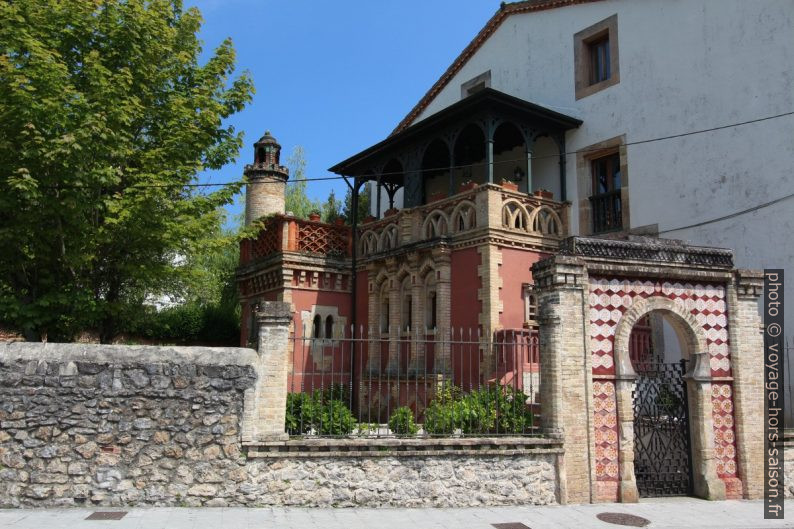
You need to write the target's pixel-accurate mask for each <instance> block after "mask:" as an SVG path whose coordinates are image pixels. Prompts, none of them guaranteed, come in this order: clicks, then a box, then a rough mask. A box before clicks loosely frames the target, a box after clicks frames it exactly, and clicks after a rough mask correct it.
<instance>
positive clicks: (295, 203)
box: [284, 145, 321, 219]
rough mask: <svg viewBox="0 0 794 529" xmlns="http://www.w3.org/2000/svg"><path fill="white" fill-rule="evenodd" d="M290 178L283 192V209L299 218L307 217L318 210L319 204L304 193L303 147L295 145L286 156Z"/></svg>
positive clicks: (304, 157)
mask: <svg viewBox="0 0 794 529" xmlns="http://www.w3.org/2000/svg"><path fill="white" fill-rule="evenodd" d="M287 167H289V173H290V179H289V180H288V181H287V189H286V191H285V194H284V207H285V210H286V211H287V212H289V213H291V214H292V215H295V216H296V217H298V218H301V219H308V218H309V215H310V214H312V213H314V212H319V211H320V209H321V206H320V204H319V203H317V202H315V201H313V200H312V199H310V198H309V195H307V194H306V187H307V185H306V184H307V183H308V182H307V181H306V153H305V151H304V150H303V147H301V146H300V145H298V146H296V147H295V148H294V149H293V150H292V154H290V155H289V158H287Z"/></svg>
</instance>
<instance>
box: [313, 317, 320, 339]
mask: <svg viewBox="0 0 794 529" xmlns="http://www.w3.org/2000/svg"><path fill="white" fill-rule="evenodd" d="M321 331H322V318H321V317H320V315H319V314H317V315H315V316H314V320H313V321H312V338H322V336H321V335H320V332H321Z"/></svg>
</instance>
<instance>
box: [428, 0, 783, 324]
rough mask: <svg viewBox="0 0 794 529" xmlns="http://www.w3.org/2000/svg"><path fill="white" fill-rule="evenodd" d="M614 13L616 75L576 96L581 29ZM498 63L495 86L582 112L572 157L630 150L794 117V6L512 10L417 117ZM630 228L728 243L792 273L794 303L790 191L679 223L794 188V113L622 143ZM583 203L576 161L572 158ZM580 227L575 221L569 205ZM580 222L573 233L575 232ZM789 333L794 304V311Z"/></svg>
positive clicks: (734, 2) (753, 261) (743, 2)
mask: <svg viewBox="0 0 794 529" xmlns="http://www.w3.org/2000/svg"><path fill="white" fill-rule="evenodd" d="M616 13H617V15H618V46H619V53H618V54H619V61H620V82H619V83H618V84H616V85H613V86H611V87H609V88H607V89H605V90H602V91H600V92H597V93H595V94H593V95H590V96H588V97H585V98H583V99H580V100H578V101H577V100H576V99H575V91H574V63H573V60H574V52H573V35H574V34H575V33H577V32H578V31H580V30H582V29H584V28H586V27H588V26H591V25H592V24H594V23H596V22H599V21H601V20H603V19H605V18H607V17H609V16H611V15H613V14H616ZM487 70H491V86H492V88H494V89H496V90H500V91H502V92H506V93H508V94H511V95H514V96H517V97H520V98H522V99H525V100H528V101H531V102H533V103H536V104H540V105H544V106H547V107H549V108H552V109H554V110H557V111H560V112H563V113H566V114H569V115H572V116H575V117H578V118H580V119H582V120H583V121H584V123H583V124H582V126H581V127H580V128H579V129H578V130H575V131H572V132H570V133H569V134H568V136H567V150H568V152H571V151H576V150H577V149H581V148H584V147H587V146H589V145H592V144H594V143H597V142H600V141H603V140H606V139H609V138H613V137H615V136H619V135H622V134H625V141H626V142H627V143H628V144H631V143H632V142H638V141H643V140H648V139H653V138H659V137H664V136H669V135H675V134H680V133H684V132H689V131H695V130H702V129H707V128H712V127H720V126H723V125H729V124H732V123H737V122H742V121H747V120H753V119H757V118H760V117H766V116H771V115H775V114H781V113H785V112H791V111H794V2H792V1H791V0H764V1H751V2H749V1H747V0H641V1H636V0H608V1H602V2H594V3H589V4H579V5H574V6H569V7H563V8H557V9H550V10H547V11H540V12H535V13H528V14H521V15H512V16H510V17H508V18H507V19H506V20H505V21H504V22H503V23H502V25H501V26H500V27H499V29H498V30H497V31H496V32H495V33H494V34H493V35H492V36H491V37H490V38H489V39H488V40H487V41H486V42H485V43H484V44H483V46H482V47H481V48H480V50H478V52H477V53H476V54H475V55H474V56H473V57H472V58H471V59H469V61H468V62H467V63H466V65H464V66H463V68H462V69H461V71H460V72H459V73H458V74H457V75H456V76H455V78H454V79H452V81H451V82H450V83H449V84H448V85H447V86H446V87H445V88H444V89H443V90H442V91H441V92H440V93H439V94H438V96H437V97H436V98H435V100H434V101H433V102H432V103H431V104H430V105H429V106H428V108H427V109H426V110H425V111H424V112H423V113H422V114H421V115H420V117H419V119H423V118H425V117H427V116H429V115H431V114H433V113H435V112H438V111H439V110H441V109H443V108H444V107H446V106H448V105H450V104H452V103H455V102H456V101H459V100H460V97H461V96H460V85H461V84H462V83H464V82H466V81H468V80H469V79H471V78H473V77H475V76H477V75H479V74H481V73H483V72H485V71H487ZM627 159H628V174H629V192H630V215H631V227H632V228H636V227H640V226H645V225H653V224H657V225H658V229H659V230H660V232H661V235H662V236H664V237H670V238H677V239H683V240H688V241H690V242H692V243H695V244H704V245H713V246H722V247H729V248H733V249H734V250H735V252H736V265H737V266H738V267H750V268H764V267H769V268H772V267H775V268H785V269H786V272H787V274H788V281H787V287H786V296H787V298H788V299H789V300H791V301H792V305H791V306H792V307H794V266H792V263H793V262H794V235H792V233H794V199H791V200H788V201H783V202H781V203H778V204H776V205H774V206H771V207H768V208H765V209H761V210H759V211H757V212H755V213H750V214H745V215H741V216H738V217H735V218H732V219H730V220H725V221H720V222H714V223H709V224H706V225H704V226H702V227H697V228H686V229H679V228H682V227H685V226H690V225H692V224H695V223H699V222H706V221H710V220H712V219H715V218H717V217H721V216H724V215H728V214H731V213H734V212H738V211H741V210H745V209H747V208H749V207H752V206H755V205H759V204H763V203H765V202H768V201H771V200H774V199H777V198H779V197H781V196H784V195H787V194H791V193H794V177H793V176H792V171H793V170H794V169H793V168H794V116H788V117H784V118H779V119H775V120H769V121H764V122H761V123H755V124H750V125H744V126H741V127H735V128H729V129H724V130H720V131H715V132H709V133H704V134H697V135H692V136H687V137H683V138H678V139H672V140H665V141H658V142H653V143H645V144H639V145H629V147H628V148H627ZM567 166H568V178H567V189H568V199H569V200H571V201H572V202H573V203H574V205H576V204H578V201H579V199H580V197H578V196H576V187H577V175H576V156H575V154H570V155H568V157H567ZM571 221H572V223H571V224H572V226H574V227H577V226H578V225H579V220H578V211H577V208H576V207H573V208H572V219H571ZM574 229H576V228H574ZM786 327H787V334H789V335H794V308H792V309H791V310H789V311H788V312H787V320H786Z"/></svg>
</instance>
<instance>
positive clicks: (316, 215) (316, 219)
mask: <svg viewBox="0 0 794 529" xmlns="http://www.w3.org/2000/svg"><path fill="white" fill-rule="evenodd" d="M309 220H310V221H312V222H320V214H319V213H317V212H316V211H312V212H311V213H309Z"/></svg>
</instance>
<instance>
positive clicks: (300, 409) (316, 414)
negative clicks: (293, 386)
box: [284, 386, 356, 435]
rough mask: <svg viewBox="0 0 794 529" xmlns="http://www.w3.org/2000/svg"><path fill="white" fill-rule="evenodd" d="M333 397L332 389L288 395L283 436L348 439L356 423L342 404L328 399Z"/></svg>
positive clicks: (338, 400)
mask: <svg viewBox="0 0 794 529" xmlns="http://www.w3.org/2000/svg"><path fill="white" fill-rule="evenodd" d="M339 387H340V388H341V386H339ZM335 394H339V393H338V392H336V391H335V389H334V388H329V389H327V390H324V391H323V390H319V389H318V390H315V391H314V392H313V393H312V394H307V393H289V394H288V395H287V410H286V411H287V413H286V418H285V424H284V426H285V428H286V430H287V433H289V434H290V435H304V434H309V433H312V432H313V433H316V434H319V435H349V434H350V433H351V432H352V431H353V429H354V428H355V427H356V419H355V417H353V414H352V413H351V412H350V409H349V408H348V407H347V404H346V402H345V401H343V400H340V399H334V398H330V397H331V396H333V395H335Z"/></svg>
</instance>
